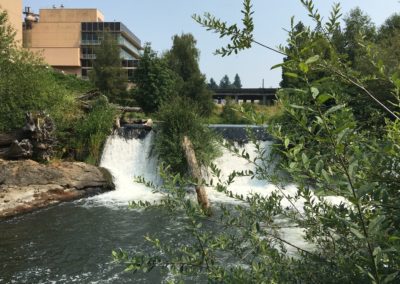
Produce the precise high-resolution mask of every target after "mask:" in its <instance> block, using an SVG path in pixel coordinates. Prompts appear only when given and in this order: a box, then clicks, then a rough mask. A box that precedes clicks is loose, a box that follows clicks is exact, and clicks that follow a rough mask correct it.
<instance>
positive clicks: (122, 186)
mask: <svg viewBox="0 0 400 284" xmlns="http://www.w3.org/2000/svg"><path fill="white" fill-rule="evenodd" d="M153 139H154V134H153V133H152V132H151V133H150V134H149V135H147V136H146V137H145V138H144V139H126V138H124V137H122V136H118V135H115V136H111V137H109V138H108V140H107V143H106V145H105V149H104V152H103V156H102V161H101V166H103V167H105V168H108V169H109V170H110V171H111V173H112V174H113V177H114V182H115V184H116V190H115V191H112V192H108V193H105V194H102V195H98V196H95V197H91V198H87V199H82V200H78V201H75V202H71V203H63V204H60V205H57V206H54V207H50V208H47V209H44V210H40V211H36V212H34V213H30V214H26V215H23V216H20V217H16V218H13V219H10V220H6V221H2V222H0V283H132V282H135V283H162V282H166V280H168V279H169V278H170V277H171V276H170V275H169V273H168V272H161V271H159V270H153V271H152V272H150V273H146V274H144V273H136V274H133V273H131V272H124V267H123V266H122V265H119V264H116V263H113V261H112V257H111V252H112V250H114V249H117V248H123V249H124V250H127V251H129V252H131V253H134V252H146V251H148V250H149V248H148V246H147V244H146V243H145V242H144V236H145V235H146V234H156V235H157V236H158V237H159V238H160V239H161V240H162V239H165V240H171V239H174V240H176V242H179V240H180V238H182V237H181V236H182V234H181V233H182V232H181V226H180V220H179V219H176V218H174V219H171V218H170V217H169V216H168V215H167V214H165V212H163V210H161V209H154V210H149V211H145V210H132V209H129V208H128V202H129V201H132V200H135V201H138V200H143V201H151V202H153V201H157V200H159V199H160V198H162V196H161V195H160V194H156V193H153V192H152V190H151V189H150V188H147V187H146V186H144V185H143V184H139V183H136V182H134V179H135V177H137V176H143V177H144V178H145V179H146V180H149V181H152V182H154V183H160V182H161V181H160V178H159V176H158V174H157V170H156V165H157V161H156V160H155V159H154V158H151V157H149V153H150V150H151V144H152V141H153ZM270 143H271V142H268V141H267V142H263V143H262V145H263V147H267V148H268V147H269V145H270ZM243 149H245V150H246V151H248V152H249V153H250V154H251V155H254V146H252V145H251V144H245V145H244V146H243ZM216 164H217V165H218V166H219V167H220V169H221V170H222V174H224V175H225V176H226V175H228V174H229V173H230V172H231V171H232V170H248V169H252V166H251V165H249V164H248V163H247V161H246V160H244V159H242V158H240V157H237V156H235V155H233V154H232V153H230V152H229V151H227V150H225V149H224V150H223V154H222V156H221V157H220V158H218V159H217V161H216ZM230 189H231V190H232V191H234V192H237V193H241V194H250V193H252V192H258V193H268V192H269V191H271V190H273V189H274V186H273V185H271V184H268V183H267V182H265V181H260V180H257V179H250V178H247V177H241V178H239V179H238V180H237V181H236V182H235V184H234V185H233V186H232V187H231V188H230ZM287 190H288V191H292V192H295V190H296V188H295V187H294V186H288V188H287ZM208 193H209V197H210V200H211V202H212V203H214V204H215V203H219V202H225V203H233V202H235V201H234V200H232V199H230V198H228V197H226V196H224V195H223V194H221V193H217V192H215V191H213V190H211V189H209V190H208ZM300 235H301V232H299V231H295V230H294V231H288V232H286V237H287V238H288V239H291V240H295V241H296V242H297V243H298V244H299V245H303V246H306V244H305V243H303V242H302V240H301V237H300ZM199 281H200V279H193V282H194V283H195V282H199Z"/></svg>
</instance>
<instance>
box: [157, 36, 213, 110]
mask: <svg viewBox="0 0 400 284" xmlns="http://www.w3.org/2000/svg"><path fill="white" fill-rule="evenodd" d="M199 57H200V52H199V50H198V49H197V47H196V40H195V38H194V37H193V35H192V34H182V35H180V36H179V35H175V36H174V37H173V43H172V47H171V49H170V50H169V51H168V52H167V53H166V54H165V58H166V60H167V62H168V66H169V68H171V70H173V71H174V72H175V73H176V74H178V76H179V77H180V78H182V81H183V83H182V86H181V87H180V90H179V95H181V96H183V97H185V98H187V99H189V100H191V101H193V102H195V103H196V104H197V105H198V107H199V111H200V113H201V115H203V116H208V115H210V114H211V111H212V107H213V102H212V92H211V91H210V90H209V89H208V88H207V84H206V78H205V76H204V75H203V74H201V72H200V68H199Z"/></svg>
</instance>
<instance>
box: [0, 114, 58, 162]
mask: <svg viewBox="0 0 400 284" xmlns="http://www.w3.org/2000/svg"><path fill="white" fill-rule="evenodd" d="M54 130H55V125H54V123H53V120H52V119H51V118H50V117H49V116H48V115H47V114H45V113H44V112H38V113H35V114H32V113H27V114H26V116H25V125H24V126H23V127H22V128H21V129H18V130H16V131H13V132H10V133H0V158H1V159H6V160H18V159H30V158H32V159H35V160H38V161H47V160H49V159H50V158H51V156H52V155H53V153H54V146H55V144H56V139H55V137H54Z"/></svg>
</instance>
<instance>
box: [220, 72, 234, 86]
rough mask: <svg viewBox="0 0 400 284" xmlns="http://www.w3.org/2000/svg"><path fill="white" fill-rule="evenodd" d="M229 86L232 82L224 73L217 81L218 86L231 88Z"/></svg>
mask: <svg viewBox="0 0 400 284" xmlns="http://www.w3.org/2000/svg"><path fill="white" fill-rule="evenodd" d="M231 86H232V83H231V81H230V80H229V77H228V75H225V76H224V77H222V79H221V81H220V82H219V87H220V88H221V89H228V88H231Z"/></svg>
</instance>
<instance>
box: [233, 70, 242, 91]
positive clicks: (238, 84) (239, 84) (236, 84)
mask: <svg viewBox="0 0 400 284" xmlns="http://www.w3.org/2000/svg"><path fill="white" fill-rule="evenodd" d="M232 87H233V88H235V89H241V88H242V82H241V80H240V77H239V74H237V73H236V75H235V79H234V81H233V84H232Z"/></svg>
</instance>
